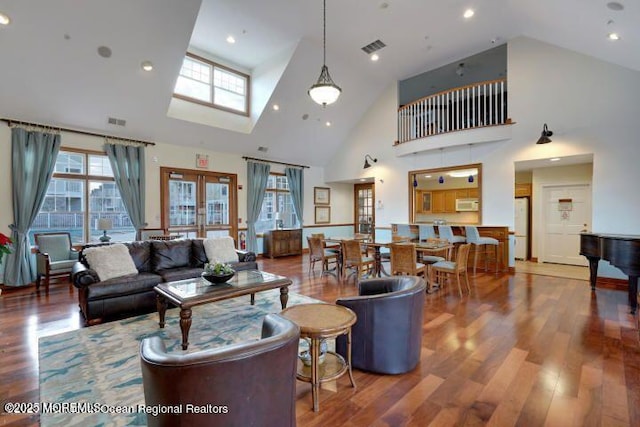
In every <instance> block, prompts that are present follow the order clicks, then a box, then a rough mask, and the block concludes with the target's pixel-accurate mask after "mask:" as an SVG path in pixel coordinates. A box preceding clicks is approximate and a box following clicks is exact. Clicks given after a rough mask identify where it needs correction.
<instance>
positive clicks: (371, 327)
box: [336, 276, 426, 374]
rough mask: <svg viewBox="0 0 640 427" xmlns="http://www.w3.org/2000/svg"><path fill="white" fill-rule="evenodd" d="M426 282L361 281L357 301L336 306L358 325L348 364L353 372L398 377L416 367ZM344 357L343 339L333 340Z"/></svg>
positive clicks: (399, 278) (415, 279)
mask: <svg viewBox="0 0 640 427" xmlns="http://www.w3.org/2000/svg"><path fill="white" fill-rule="evenodd" d="M425 289H426V284H425V281H424V280H423V279H421V278H419V277H417V276H394V277H389V278H382V279H368V280H362V281H361V282H360V283H359V289H358V295H359V296H356V297H348V298H340V299H338V300H337V301H336V304H338V305H342V306H345V307H348V308H350V309H351V310H353V311H354V312H355V313H356V315H357V316H358V321H357V322H356V324H355V325H353V327H352V329H351V335H352V338H351V362H352V365H353V367H354V368H355V369H361V370H363V371H369V372H378V373H381V374H401V373H404V372H408V371H410V370H412V369H414V368H415V367H416V365H417V364H418V362H419V361H420V349H421V347H422V319H423V311H424V299H425ZM336 350H337V352H338V353H340V354H341V355H345V354H346V339H345V338H344V337H338V338H337V339H336Z"/></svg>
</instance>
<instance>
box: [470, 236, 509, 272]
mask: <svg viewBox="0 0 640 427" xmlns="http://www.w3.org/2000/svg"><path fill="white" fill-rule="evenodd" d="M465 234H466V235H467V243H471V244H472V245H474V246H475V248H474V254H473V274H474V275H475V274H476V267H477V265H478V253H479V252H482V253H483V254H484V271H489V255H490V253H492V255H493V261H495V263H496V274H497V273H498V271H499V270H500V249H501V244H500V241H499V240H498V239H494V238H493V237H480V233H479V232H478V228H477V227H474V226H472V225H467V226H465ZM489 247H492V248H495V249H494V250H491V251H490V250H489Z"/></svg>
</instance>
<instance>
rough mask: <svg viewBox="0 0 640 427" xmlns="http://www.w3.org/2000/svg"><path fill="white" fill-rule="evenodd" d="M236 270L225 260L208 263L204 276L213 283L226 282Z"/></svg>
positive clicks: (205, 266)
mask: <svg viewBox="0 0 640 427" xmlns="http://www.w3.org/2000/svg"><path fill="white" fill-rule="evenodd" d="M235 274H236V271H235V270H234V269H233V268H231V266H230V265H229V264H226V263H223V262H213V263H206V264H205V265H204V271H203V272H202V277H204V278H205V279H206V280H208V281H209V282H211V283H224V282H226V281H228V280H229V279H231V278H232V277H233V276H234V275H235Z"/></svg>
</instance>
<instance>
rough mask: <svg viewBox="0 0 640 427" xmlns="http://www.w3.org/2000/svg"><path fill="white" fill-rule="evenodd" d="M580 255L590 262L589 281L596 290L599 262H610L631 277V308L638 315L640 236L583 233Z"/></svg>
mask: <svg viewBox="0 0 640 427" xmlns="http://www.w3.org/2000/svg"><path fill="white" fill-rule="evenodd" d="M580 255H584V256H585V257H587V259H588V260H589V273H590V274H589V281H590V282H591V289H592V290H595V289H596V279H597V277H598V261H600V260H601V259H603V260H605V261H609V262H610V263H611V265H614V266H616V267H618V268H619V269H620V270H622V271H623V272H624V273H625V274H626V275H627V276H629V308H630V309H631V314H636V309H637V308H638V277H639V276H640V236H630V235H621V234H597V233H582V234H581V235H580Z"/></svg>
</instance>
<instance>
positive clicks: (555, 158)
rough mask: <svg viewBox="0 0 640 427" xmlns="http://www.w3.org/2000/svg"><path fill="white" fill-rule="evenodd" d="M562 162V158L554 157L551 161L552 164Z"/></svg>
mask: <svg viewBox="0 0 640 427" xmlns="http://www.w3.org/2000/svg"><path fill="white" fill-rule="evenodd" d="M558 160H560V157H554V158H553V159H549V161H550V162H557V161H558Z"/></svg>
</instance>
